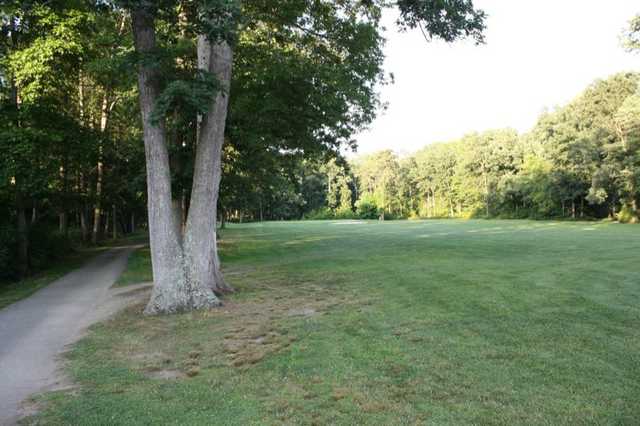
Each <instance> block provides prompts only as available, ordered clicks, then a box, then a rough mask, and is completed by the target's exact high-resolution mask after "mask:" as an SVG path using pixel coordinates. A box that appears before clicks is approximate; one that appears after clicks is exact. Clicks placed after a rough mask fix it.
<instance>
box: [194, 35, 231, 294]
mask: <svg viewBox="0 0 640 426" xmlns="http://www.w3.org/2000/svg"><path fill="white" fill-rule="evenodd" d="M232 64H233V52H232V50H231V47H230V46H229V45H228V44H227V43H226V42H217V43H214V44H212V43H211V42H210V41H209V40H208V39H207V38H206V37H204V36H200V37H198V65H199V67H200V68H202V69H204V70H206V71H208V72H211V73H213V74H214V75H215V76H216V78H217V79H218V81H219V83H220V85H221V88H222V89H221V91H220V92H219V93H218V94H217V95H216V97H215V99H214V100H213V103H212V105H211V106H210V108H209V111H208V113H207V115H206V116H205V117H203V118H202V122H201V124H200V131H199V132H198V135H199V140H198V145H197V150H196V161H195V168H194V174H193V187H192V189H191V204H190V205H189V214H188V217H187V226H186V231H185V235H184V248H185V260H186V266H187V276H188V278H189V279H190V280H193V281H194V282H195V283H198V284H200V285H205V286H207V287H209V288H211V289H212V290H213V291H214V292H215V293H217V294H222V293H225V292H229V291H233V289H232V288H231V287H230V286H229V285H228V284H227V283H226V282H225V280H224V277H223V276H222V272H221V270H220V259H219V258H218V250H217V236H216V220H217V206H218V192H219V189H220V178H221V176H222V168H221V162H222V145H223V143H224V130H225V122H226V119H227V107H228V104H229V90H230V88H231V69H232Z"/></svg>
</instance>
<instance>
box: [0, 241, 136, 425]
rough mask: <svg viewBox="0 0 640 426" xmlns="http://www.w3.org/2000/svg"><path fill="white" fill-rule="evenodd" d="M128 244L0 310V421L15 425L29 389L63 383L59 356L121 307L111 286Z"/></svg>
mask: <svg viewBox="0 0 640 426" xmlns="http://www.w3.org/2000/svg"><path fill="white" fill-rule="evenodd" d="M133 249H134V247H122V248H114V249H110V250H108V251H107V252H105V253H103V254H100V255H98V256H96V257H95V258H94V259H92V260H90V261H89V262H88V263H87V264H85V265H84V266H83V267H82V268H80V269H77V270H75V271H73V272H71V273H69V274H67V275H65V276H64V277H62V278H60V279H59V280H57V281H55V282H53V283H51V284H50V285H48V286H47V287H45V288H43V289H42V290H40V291H38V292H37V293H35V294H34V295H33V296H31V297H29V298H27V299H24V300H21V301H19V302H16V303H14V304H13V305H10V306H8V307H6V308H5V309H3V310H0V425H3V426H4V425H12V424H15V423H16V422H17V421H18V419H19V418H20V416H21V414H22V412H21V402H22V401H23V400H24V399H26V398H27V397H29V396H30V395H31V394H33V393H37V392H41V391H46V390H52V389H56V388H59V387H61V386H64V380H63V375H62V374H61V373H60V371H59V362H58V356H59V355H60V353H62V352H63V351H64V350H65V347H66V346H67V345H68V344H70V343H73V342H74V341H76V340H77V339H78V338H80V337H81V336H82V334H83V332H84V331H85V330H86V328H87V327H88V326H90V325H91V324H93V323H94V322H96V321H99V320H101V319H104V318H106V317H108V316H109V315H110V314H111V313H113V312H114V311H115V310H117V308H118V307H120V306H122V301H123V300H124V299H125V298H120V297H114V295H116V294H117V293H118V291H114V290H110V287H111V285H112V284H113V283H114V282H115V280H116V279H117V278H118V276H119V275H120V274H121V273H122V271H123V270H124V268H125V266H126V263H127V258H128V257H129V254H130V253H131V252H132V251H133ZM129 289H130V288H127V289H126V290H129ZM120 293H122V292H120Z"/></svg>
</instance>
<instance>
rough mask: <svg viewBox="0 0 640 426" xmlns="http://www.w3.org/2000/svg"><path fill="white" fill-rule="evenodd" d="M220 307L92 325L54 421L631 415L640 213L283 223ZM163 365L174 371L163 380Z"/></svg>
mask: <svg viewBox="0 0 640 426" xmlns="http://www.w3.org/2000/svg"><path fill="white" fill-rule="evenodd" d="M224 237H225V239H224V258H223V262H224V265H225V268H226V272H227V277H228V279H229V281H230V282H231V283H232V284H233V285H235V286H236V287H237V288H239V289H240V290H241V291H240V292H239V293H238V294H237V295H235V296H233V297H231V298H230V299H228V300H227V303H226V306H225V307H224V308H222V309H220V310H216V311H213V312H207V313H191V314H185V315H178V316H172V317H162V318H143V317H141V316H140V315H139V310H140V307H137V308H136V309H130V310H129V311H127V312H124V313H123V314H122V315H120V316H119V317H117V318H115V319H114V320H112V321H109V322H107V323H104V324H102V325H99V326H97V327H95V328H94V329H93V331H92V332H91V333H90V335H89V336H88V337H87V338H85V339H84V340H83V341H82V342H81V343H80V344H79V345H77V347H76V348H75V349H74V350H73V351H72V352H71V354H70V360H71V362H70V370H71V371H72V373H73V375H74V377H75V378H76V379H77V380H78V381H79V382H80V383H82V384H83V385H84V386H83V388H82V390H80V391H78V390H76V391H72V392H69V393H57V394H51V395H48V396H47V397H46V399H47V400H48V401H49V402H50V405H49V409H48V410H46V411H45V412H44V413H43V414H42V418H40V419H39V420H40V421H43V422H44V423H46V424H92V425H97V424H104V425H107V424H109V425H117V424H122V425H134V424H190V425H191V424H196V425H198V424H201V425H207V424H241V425H245V424H281V423H289V424H327V423H338V424H415V423H429V424H456V425H458V424H586V423H589V424H593V423H598V424H605V423H608V424H635V423H636V421H637V419H638V417H640V385H639V383H640V339H639V337H640V303H638V301H639V296H640V285H639V283H640V262H638V261H637V256H638V249H640V238H639V237H640V227H638V226H630V225H617V224H593V223H552V222H527V221H468V222H464V221H426V222H387V223H377V222H369V223H366V224H338V223H335V222H311V223H309V222H307V223H270V224H264V225H260V224H255V225H243V226H234V227H232V228H231V229H229V230H228V231H226V232H225V233H224ZM157 375H175V376H180V377H181V378H179V379H177V380H161V379H157V378H154V377H156V376H157Z"/></svg>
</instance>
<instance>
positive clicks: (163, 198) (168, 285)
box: [132, 6, 220, 314]
mask: <svg viewBox="0 0 640 426" xmlns="http://www.w3.org/2000/svg"><path fill="white" fill-rule="evenodd" d="M149 7H150V6H147V8H145V7H144V6H142V7H139V8H136V9H134V10H132V20H133V35H134V44H135V48H136V52H137V53H138V54H140V55H141V56H145V55H152V54H153V53H154V51H155V49H156V36H155V24H154V15H153V11H152V10H150V9H149ZM158 80H159V76H158V72H157V69H156V68H155V67H154V66H153V65H152V64H149V61H142V62H141V63H139V65H138V87H139V91H140V109H141V113H142V123H143V134H144V145H145V158H146V165H147V193H148V211H149V218H148V222H149V237H150V247H151V261H152V269H153V279H154V286H153V291H152V294H151V299H150V300H149V303H148V304H147V307H146V309H145V313H146V314H161V313H176V312H180V311H188V310H192V309H202V308H211V307H214V306H218V305H220V301H219V300H218V298H217V297H216V296H215V294H214V293H213V291H212V289H211V288H210V287H208V286H206V285H202V284H201V283H199V282H198V281H191V280H190V279H189V276H188V275H187V273H186V267H185V256H184V252H183V248H182V246H181V244H180V239H179V235H177V224H176V223H175V221H176V220H175V215H174V212H173V207H172V202H171V201H172V194H171V172H170V168H169V152H168V149H167V141H166V131H165V127H164V124H163V123H162V122H154V120H152V115H153V108H154V105H155V102H156V100H157V99H158V97H159V95H160V88H159V86H158ZM208 189H209V190H210V191H211V190H212V189H211V188H208ZM214 217H215V215H214ZM211 232H213V230H211Z"/></svg>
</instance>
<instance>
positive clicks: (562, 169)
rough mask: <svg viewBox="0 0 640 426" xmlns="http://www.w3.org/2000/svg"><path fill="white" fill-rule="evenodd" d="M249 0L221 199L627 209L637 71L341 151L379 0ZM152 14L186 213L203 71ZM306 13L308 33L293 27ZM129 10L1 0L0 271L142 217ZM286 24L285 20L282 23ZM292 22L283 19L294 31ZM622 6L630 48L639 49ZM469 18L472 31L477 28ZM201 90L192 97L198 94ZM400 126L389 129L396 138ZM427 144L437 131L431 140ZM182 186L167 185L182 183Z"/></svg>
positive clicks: (335, 213)
mask: <svg viewBox="0 0 640 426" xmlns="http://www.w3.org/2000/svg"><path fill="white" fill-rule="evenodd" d="M329 4H330V3H323V2H295V1H291V2H285V3H283V5H281V6H280V8H279V12H278V14H277V15H276V14H273V13H272V12H273V11H271V9H270V8H269V6H268V4H265V3H264V2H260V1H254V2H246V3H245V6H244V8H245V10H243V13H244V14H245V15H247V16H251V17H252V21H251V22H252V24H251V26H249V27H248V28H246V29H245V30H244V31H243V33H242V37H241V38H240V39H239V40H238V41H237V45H236V48H235V58H234V70H235V71H234V77H233V81H232V88H231V92H232V94H233V95H232V96H231V100H230V106H229V116H228V119H227V131H226V134H225V146H224V151H223V166H222V167H223V178H222V182H221V189H220V199H219V202H218V204H219V207H218V215H219V219H220V220H221V223H222V226H224V222H225V221H258V220H290V219H303V218H308V219H314V218H367V219H377V218H386V219H390V218H418V217H421V218H429V217H469V216H483V217H485V216H486V217H511V218H525V217H529V218H550V217H566V218H606V217H611V218H615V219H619V220H623V221H635V220H636V219H637V200H638V195H639V194H638V191H639V185H640V182H638V179H639V177H640V158H639V151H638V150H639V148H640V145H639V144H640V93H639V92H638V84H639V82H640V75H638V74H636V73H622V74H618V75H614V76H612V77H609V78H607V79H605V80H600V81H596V82H595V83H593V85H591V86H590V87H588V88H587V89H586V90H585V91H584V92H583V93H582V94H580V95H579V96H577V97H576V98H575V99H574V100H573V101H572V102H570V103H569V104H567V105H565V106H562V107H559V108H556V109H554V110H552V111H549V112H546V113H544V114H543V115H542V116H541V117H540V118H539V120H538V123H537V125H536V126H535V127H534V128H533V129H532V130H531V131H530V132H528V133H526V134H517V133H516V132H515V131H514V130H511V129H499V130H493V131H488V132H484V133H474V134H468V135H466V136H464V137H462V138H461V139H460V140H455V141H450V142H443V143H432V144H429V145H426V146H425V148H424V149H422V150H421V151H419V152H416V153H415V154H413V155H410V156H399V155H397V154H395V153H394V152H393V151H391V150H389V151H382V152H378V153H375V154H372V155H368V156H362V157H355V158H353V159H351V157H350V156H349V155H346V154H345V148H346V149H355V148H356V143H355V135H356V134H357V133H358V132H359V131H361V130H362V129H364V128H365V127H366V126H367V125H368V124H369V123H371V122H372V120H373V119H374V118H375V116H376V113H377V111H378V109H379V107H380V106H381V105H380V99H379V98H378V94H377V92H376V86H377V85H380V84H387V83H388V80H389V79H388V77H387V76H386V75H385V74H384V72H383V69H382V65H383V60H384V57H383V54H382V47H383V45H384V38H383V36H382V28H381V26H380V24H379V20H380V9H379V8H374V7H371V8H367V7H365V6H363V5H362V4H360V2H341V3H340V4H339V5H333V6H328V5H329ZM180 8H181V9H180V13H178V14H176V16H177V18H173V17H162V19H161V20H160V24H159V26H158V29H157V31H158V39H159V43H161V44H162V48H163V49H164V52H165V53H164V55H165V57H163V59H162V60H161V61H160V62H159V63H158V64H157V65H158V66H159V67H162V69H163V75H166V76H168V77H167V80H168V81H171V84H167V87H166V89H165V91H164V92H163V95H162V98H161V102H160V105H159V106H158V108H159V113H162V114H163V115H164V116H166V117H168V120H167V123H168V125H167V130H168V139H169V150H170V157H171V158H170V160H171V166H172V168H173V170H174V173H173V175H172V184H173V189H174V198H175V199H174V207H175V211H176V214H177V215H179V216H180V217H181V218H182V220H183V221H184V220H185V217H186V212H185V206H187V205H188V199H189V191H188V188H190V184H191V181H192V175H191V173H192V172H191V170H192V169H193V167H192V165H193V159H194V151H195V141H196V140H197V136H196V133H197V127H198V126H197V120H196V117H197V114H198V105H199V104H200V103H202V102H203V99H204V98H203V97H204V95H203V93H204V92H207V91H209V89H210V88H211V85H212V84H213V83H212V82H211V81H207V80H206V79H195V80H193V79H191V80H190V79H188V78H186V77H184V78H182V77H181V76H184V75H187V74H189V73H191V74H193V70H194V69H195V68H196V67H197V64H196V63H195V62H196V54H195V49H196V46H195V45H194V43H193V41H192V38H190V37H188V34H187V33H188V31H189V28H188V27H187V25H186V24H185V23H184V22H183V20H184V21H185V22H186V17H188V16H189V14H190V13H191V11H190V2H188V1H185V2H182V3H181V6H180ZM299 16H309V19H310V20H312V21H313V22H312V23H313V31H311V30H309V29H308V28H298V29H295V28H296V27H295V25H293V24H295V23H296V22H298V21H297V19H298V17H299ZM129 20H130V17H129V16H128V14H127V13H125V12H124V11H123V10H122V9H118V8H116V7H113V6H110V5H109V3H108V2H104V3H103V2H98V3H97V4H96V3H93V2H83V1H79V0H78V1H76V0H69V1H60V2H37V1H34V2H11V1H10V2H5V4H4V5H3V8H2V11H1V13H0V21H1V25H2V28H1V39H0V115H1V116H2V120H0V150H1V152H2V156H1V157H0V209H2V212H1V214H0V280H2V281H6V280H13V279H16V278H19V277H24V276H27V275H29V274H31V273H33V272H35V271H37V270H40V269H42V268H44V267H45V266H47V265H48V264H50V263H51V262H52V261H54V260H56V259H57V258H58V257H60V256H62V255H64V254H65V253H67V252H68V251H69V250H71V248H72V246H73V245H74V244H77V243H79V242H80V243H83V244H97V243H99V242H100V240H103V239H106V238H115V237H116V236H118V235H123V234H127V233H131V232H134V231H135V230H136V229H138V228H140V227H145V225H146V204H147V200H146V183H145V157H144V146H143V143H142V130H141V123H140V111H139V106H138V90H137V87H136V79H135V72H134V69H135V64H136V61H137V60H139V58H136V57H135V53H134V49H133V41H132V34H131V30H130V22H129ZM292 23H293V24H292ZM292 28H293V29H292ZM639 28H640V21H639V20H638V19H635V20H632V22H631V26H630V28H629V30H628V34H627V35H626V39H625V40H626V43H627V47H628V48H629V49H630V50H634V49H637V48H638V40H637V38H638V29H639ZM471 34H473V33H471ZM199 96H200V97H199ZM391 142H392V141H390V143H391ZM424 142H425V143H427V142H429V141H424ZM176 194H177V195H176Z"/></svg>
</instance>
